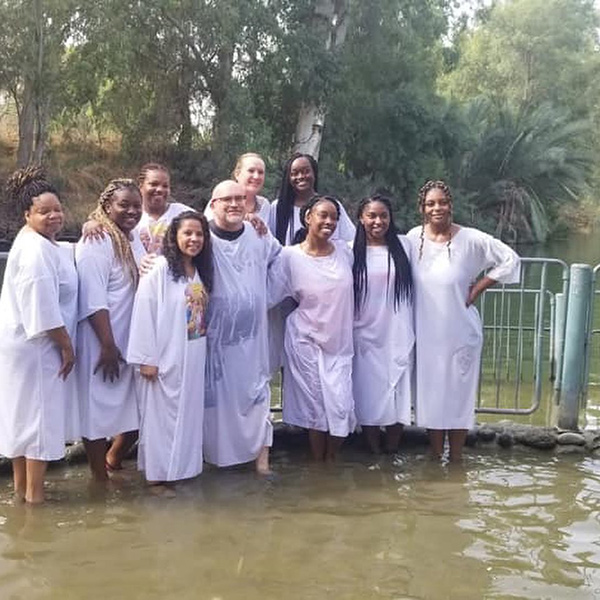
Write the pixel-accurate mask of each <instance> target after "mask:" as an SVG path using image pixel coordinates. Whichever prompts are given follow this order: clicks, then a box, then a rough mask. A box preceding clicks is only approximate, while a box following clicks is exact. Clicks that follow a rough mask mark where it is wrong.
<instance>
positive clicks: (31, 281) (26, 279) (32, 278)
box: [14, 248, 64, 339]
mask: <svg viewBox="0 0 600 600" xmlns="http://www.w3.org/2000/svg"><path fill="white" fill-rule="evenodd" d="M23 259H24V260H23V261H22V262H21V265H20V266H21V270H20V273H19V276H18V277H17V279H16V281H15V282H14V286H15V290H16V294H15V297H16V301H17V304H18V309H19V312H20V316H21V323H22V325H23V329H24V330H25V335H26V337H27V339H31V338H33V337H36V336H38V335H40V334H42V333H44V332H46V331H48V330H50V329H56V328H57V327H62V326H63V325H64V320H63V318H62V314H61V312H60V304H59V297H58V281H59V275H58V268H57V265H56V264H55V263H53V261H52V260H51V258H50V256H47V255H46V254H45V251H44V249H43V248H35V249H33V250H32V251H25V252H24V253H23Z"/></svg>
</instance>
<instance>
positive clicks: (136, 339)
mask: <svg viewBox="0 0 600 600" xmlns="http://www.w3.org/2000/svg"><path fill="white" fill-rule="evenodd" d="M157 260H160V263H159V264H155V265H154V267H153V268H152V270H151V271H150V273H148V274H146V275H145V276H144V277H142V278H141V279H140V282H139V285H138V289H137V292H136V294H135V300H134V303H133V311H132V314H131V327H130V329H129V344H128V345H127V362H128V363H129V364H134V365H151V366H155V367H157V366H158V363H159V358H160V357H159V356H158V354H159V344H158V321H159V319H158V307H159V304H160V303H161V296H162V294H163V292H164V289H163V288H164V279H165V268H167V267H166V260H164V259H163V258H162V257H159V259H157ZM166 276H167V277H168V274H166Z"/></svg>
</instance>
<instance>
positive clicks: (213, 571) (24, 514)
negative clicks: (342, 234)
mask: <svg viewBox="0 0 600 600" xmlns="http://www.w3.org/2000/svg"><path fill="white" fill-rule="evenodd" d="M129 467H130V470H127V471H125V472H124V473H121V474H119V477H118V478H117V479H113V481H112V482H111V489H110V490H108V491H107V492H106V494H105V495H98V492H97V491H96V492H94V491H92V490H91V489H90V488H89V487H88V484H87V477H88V476H87V472H86V469H85V468H84V467H83V466H80V467H74V468H69V469H68V470H66V469H65V470H55V471H52V472H51V473H50V482H49V490H48V495H49V501H48V503H47V505H46V506H44V507H41V508H36V509H26V508H24V507H23V506H13V505H12V504H11V501H10V489H9V486H8V484H5V485H4V490H3V492H2V494H1V500H2V503H1V504H0V525H1V526H0V589H1V590H2V595H1V597H2V598H3V599H12V598H19V599H21V598H23V599H25V598H27V599H28V600H37V599H40V600H42V599H54V598H56V599H63V600H68V599H73V600H75V599H80V598H86V599H90V600H94V599H96V598H98V599H104V598H131V599H134V598H140V599H142V598H144V599H145V598H156V599H159V598H161V599H162V598H178V599H188V598H189V599H197V598H199V599H207V600H216V599H221V600H233V599H245V600H255V599H256V600H259V599H261V600H262V599H271V598H272V599H278V598H288V599H298V600H300V599H302V600H308V599H315V600H317V599H319V600H320V599H323V598H336V599H340V600H342V599H348V600H350V599H356V600H358V599H367V598H373V599H378V598H381V599H390V600H391V599H398V600H399V599H432V600H437V599H445V598H452V599H457V600H458V599H460V600H470V599H473V600H480V599H482V598H548V599H553V600H557V599H565V600H567V599H568V600H574V599H578V598H581V599H584V598H590V599H593V598H600V569H599V564H600V547H599V543H600V521H599V505H598V498H599V497H600V473H599V471H598V466H597V464H595V463H594V461H593V460H592V459H589V458H579V459H573V458H567V457H562V458H560V459H557V458H555V457H553V456H552V455H547V454H543V453H530V452H527V453H526V452H524V451H517V450H514V451H512V452H508V453H501V454H500V453H498V454H497V453H495V452H490V453H486V452H485V451H483V452H482V451H478V452H477V453H474V452H468V453H467V456H466V458H465V463H464V465H463V466H461V467H458V468H452V469H451V468H449V467H448V466H443V465H439V464H436V463H433V462H431V461H430V460H428V459H427V458H426V457H425V456H424V455H423V454H419V453H416V452H410V451H409V452H408V453H407V454H404V455H402V456H401V457H397V458H388V457H386V458H384V459H381V460H380V461H377V462H372V461H370V460H369V459H368V458H367V457H366V456H365V455H362V454H360V453H358V452H357V451H351V452H346V455H345V458H344V460H343V461H342V462H340V463H339V464H338V465H336V466H334V467H330V468H315V467H314V465H310V464H308V463H306V462H304V459H303V458H302V457H301V456H295V455H294V456H290V455H288V454H286V453H282V452H279V453H276V455H275V467H276V470H277V473H278V475H277V477H276V478H275V479H273V480H267V481H265V480H259V479H257V478H256V477H255V476H254V475H253V474H252V473H251V472H250V471H246V470H243V469H240V470H233V471H220V472H217V471H215V470H208V471H207V472H205V473H204V474H203V475H202V476H201V477H200V478H198V479H197V480H196V481H193V482H190V483H186V484H183V485H182V486H181V488H180V489H179V491H178V496H177V497H176V498H174V499H164V498H155V497H151V496H149V495H148V494H147V492H146V491H145V490H144V487H143V485H142V482H141V480H140V478H139V476H138V475H137V474H136V473H135V471H134V470H133V468H134V466H133V465H129Z"/></svg>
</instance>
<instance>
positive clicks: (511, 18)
mask: <svg viewBox="0 0 600 600" xmlns="http://www.w3.org/2000/svg"><path fill="white" fill-rule="evenodd" d="M0 18H1V19H2V23H3V27H2V29H1V30H0V177H1V178H2V179H4V177H5V176H6V175H7V174H8V173H9V172H10V171H11V170H13V169H14V168H15V166H17V165H23V164H27V163H29V162H43V163H45V164H46V165H47V167H48V169H49V171H50V173H51V175H52V177H53V179H54V180H56V181H57V183H58V185H59V186H60V187H61V189H62V190H63V192H64V199H65V203H66V204H67V206H68V211H69V226H70V228H71V230H72V231H73V232H76V231H77V230H78V227H79V224H80V222H81V220H82V219H83V218H84V217H85V215H86V214H87V213H88V211H89V209H90V207H91V206H92V205H93V203H94V202H95V199H96V197H97V195H98V194H99V192H100V191H101V189H102V188H103V186H104V184H105V183H106V181H107V180H108V179H109V178H111V177H114V176H121V175H123V174H129V175H133V174H135V173H136V169H137V167H139V165H140V164H141V163H143V162H145V161H148V160H159V161H162V162H165V163H166V164H168V166H169V167H170V168H171V169H172V172H173V183H174V194H175V195H176V196H177V198H178V199H179V200H181V201H183V202H187V203H190V204H193V205H195V206H198V207H200V206H201V205H202V204H203V201H205V200H206V198H207V197H208V194H209V190H210V188H211V187H212V186H213V185H214V183H215V182H216V181H219V180H221V179H223V178H225V177H226V176H227V175H228V173H229V172H230V171H231V168H232V166H233V163H234V160H235V156H236V155H238V154H240V153H242V152H246V151H257V152H260V153H261V154H262V155H263V156H264V157H265V159H266V163H267V172H268V176H267V185H266V191H267V194H268V195H269V197H271V198H273V197H274V195H275V193H276V188H277V186H278V184H279V173H280V167H281V165H282V163H283V162H284V161H285V159H286V158H287V156H289V153H290V152H291V151H292V150H293V148H294V146H295V144H296V143H297V140H294V132H295V130H296V125H297V121H298V115H299V111H300V109H301V107H302V106H306V105H309V106H317V107H319V109H320V110H321V111H322V112H323V114H324V115H325V121H324V129H323V138H322V144H321V149H320V177H319V179H320V187H321V190H322V191H327V192H329V193H337V194H338V195H341V196H342V197H343V198H344V199H345V200H346V201H347V202H348V203H349V204H353V203H355V202H356V201H357V200H358V199H359V198H360V197H362V196H364V195H366V194H367V193H370V192H372V191H373V190H375V189H378V190H385V191H387V192H388V193H390V194H391V195H392V196H393V197H394V201H395V208H396V213H397V218H398V221H399V224H400V226H401V227H402V228H408V227H409V226H411V225H413V224H414V223H415V222H416V221H417V220H418V216H417V214H416V211H415V200H416V192H417V190H418V188H419V186H420V184H421V183H422V182H423V180H424V179H426V178H445V179H447V180H448V181H449V182H450V183H451V185H452V187H453V189H454V192H455V204H456V213H457V220H459V221H460V222H463V223H465V224H473V225H475V226H478V227H481V228H483V229H485V230H488V231H490V232H492V233H495V234H497V235H499V236H501V237H503V238H504V239H506V240H509V241H536V240H537V241H542V240H544V239H545V238H546V237H547V236H548V235H558V234H559V233H565V232H567V231H568V229H569V228H570V227H578V228H582V227H591V226H593V224H594V222H595V220H596V217H597V214H598V209H597V202H596V197H595V190H596V189H597V188H598V183H599V182H600V160H599V158H600V49H599V37H598V27H599V25H600V23H599V18H598V11H597V9H596V7H595V5H594V2H593V0H504V1H499V0H498V1H475V0H474V1H472V2H464V1H463V2H452V1H450V0H370V1H369V2H364V1H361V0H329V1H327V0H237V1H233V0H218V1H215V0H144V1H141V0H79V1H76V0H21V1H18V0H5V1H3V2H1V3H0ZM342 33H343V36H342ZM335 36H338V40H337V42H338V43H335V40H334V43H332V39H334V38H335ZM342 39H343V41H341V40H342ZM0 209H1V214H0V218H1V221H0V222H1V224H2V231H0V237H2V236H4V237H6V236H11V235H12V233H13V232H14V227H15V225H14V220H11V217H12V216H13V214H12V212H11V211H12V207H10V206H8V205H7V202H6V200H3V202H2V205H1V206H0Z"/></svg>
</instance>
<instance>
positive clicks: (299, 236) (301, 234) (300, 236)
mask: <svg viewBox="0 0 600 600" xmlns="http://www.w3.org/2000/svg"><path fill="white" fill-rule="evenodd" d="M324 200H325V201H328V202H331V204H333V205H334V206H335V210H336V212H337V218H338V221H339V220H340V214H341V208H340V201H339V200H338V199H337V198H335V197H334V196H319V195H318V194H316V195H314V196H313V197H312V198H311V199H310V200H309V201H308V202H307V203H306V204H305V205H304V206H303V207H302V208H301V209H300V224H301V225H302V227H301V228H300V229H298V231H297V232H296V235H295V236H294V239H293V240H292V244H294V245H295V244H300V243H302V242H303V241H304V240H305V239H306V236H307V234H308V227H307V225H306V215H307V214H308V213H309V212H310V211H311V210H312V208H313V207H314V206H315V205H316V204H318V203H319V202H322V201H324Z"/></svg>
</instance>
